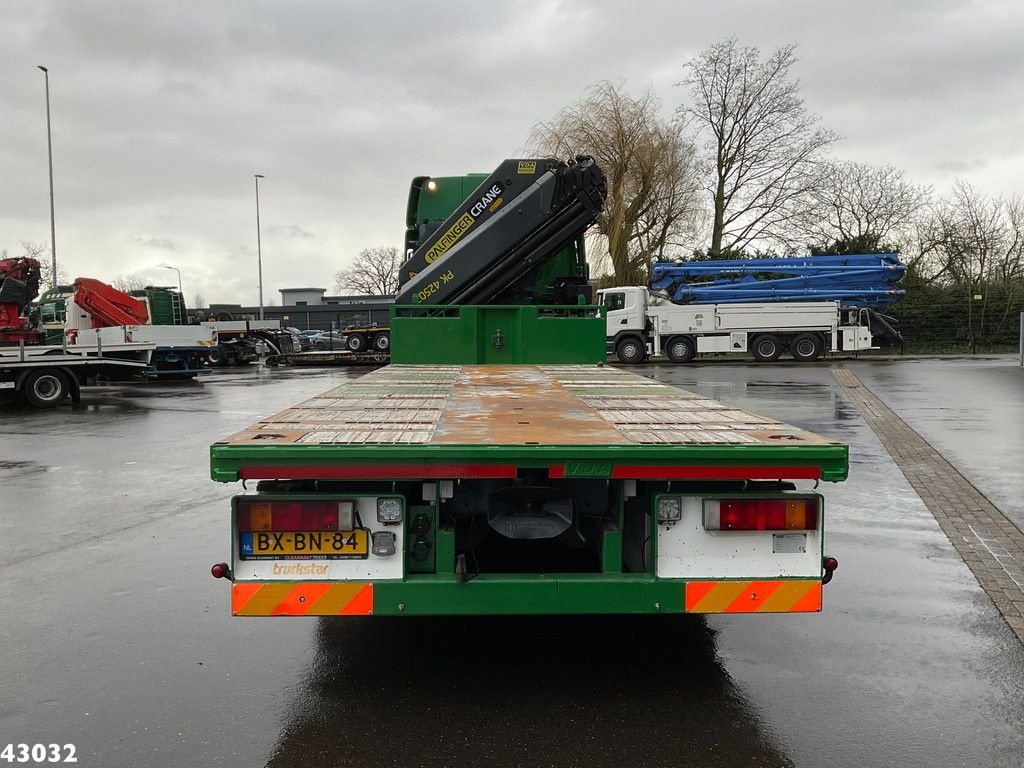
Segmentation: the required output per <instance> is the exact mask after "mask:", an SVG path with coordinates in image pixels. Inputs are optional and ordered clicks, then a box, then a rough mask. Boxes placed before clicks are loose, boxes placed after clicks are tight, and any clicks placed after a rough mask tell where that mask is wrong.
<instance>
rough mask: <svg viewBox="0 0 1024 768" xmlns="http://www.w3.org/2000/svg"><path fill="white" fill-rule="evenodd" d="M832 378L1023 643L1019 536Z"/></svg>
mask: <svg viewBox="0 0 1024 768" xmlns="http://www.w3.org/2000/svg"><path fill="white" fill-rule="evenodd" d="M832 375H833V376H835V379H836V381H837V382H839V384H840V386H842V388H843V391H844V392H845V393H846V395H847V397H849V398H850V400H851V401H852V402H853V403H854V405H856V406H857V408H858V409H859V410H860V412H861V415H863V416H864V420H865V421H866V422H867V423H868V426H870V427H871V429H872V430H874V432H875V434H876V435H877V436H878V439H879V440H880V441H881V442H882V445H883V446H885V449H886V450H887V451H888V452H889V455H890V456H892V458H893V459H894V460H895V461H896V464H897V466H899V468H900V470H901V471H902V472H903V474H904V475H905V476H906V478H907V480H909V481H910V484H911V485H912V486H913V487H914V490H915V491H917V494H918V495H919V496H920V497H921V500H922V501H924V503H925V506H927V507H928V509H929V511H930V512H931V513H932V515H934V516H935V519H936V520H937V521H938V523H939V526H940V527H941V528H942V530H943V531H944V532H945V534H946V536H948V537H949V540H950V541H951V542H952V543H953V546H954V547H956V549H957V551H958V552H959V553H960V556H961V557H962V558H963V559H964V562H966V563H967V565H968V567H970V569H971V570H972V571H973V572H974V575H975V577H977V579H978V581H979V583H980V584H981V586H982V588H983V589H984V590H985V592H987V593H988V596H989V597H990V598H992V602H993V603H995V604H996V607H997V608H998V609H999V611H1000V612H1001V613H1002V614H1003V618H1005V619H1006V621H1007V623H1008V624H1009V625H1010V627H1011V628H1012V629H1013V631H1014V632H1016V633H1017V637H1018V638H1020V640H1021V641H1022V642H1024V534H1022V533H1021V532H1020V531H1019V530H1018V529H1017V527H1016V526H1015V525H1014V524H1013V523H1012V522H1010V521H1009V520H1008V519H1007V518H1006V517H1005V516H1004V515H1003V513H1002V512H1000V511H999V509H997V508H996V507H995V506H994V505H993V504H992V502H990V501H989V500H988V499H987V498H985V496H984V495H983V494H982V493H981V492H980V491H979V490H978V489H977V488H975V487H974V486H973V485H971V483H970V482H969V481H968V480H967V478H965V477H964V476H963V475H961V474H960V473H959V472H958V471H957V470H956V468H954V467H953V466H952V465H951V464H950V463H949V462H948V461H946V460H945V459H944V458H942V456H941V454H939V452H938V451H936V450H935V449H934V448H932V447H931V445H929V444H928V442H927V441H926V440H925V439H924V438H923V437H921V436H920V435H919V434H917V432H915V431H914V430H913V429H911V428H910V426H909V425H908V424H907V423H906V422H905V421H903V419H901V418H900V417H899V416H897V415H896V414H895V413H894V412H893V411H892V410H891V409H890V408H889V407H888V406H886V405H885V403H883V402H882V401H881V400H879V399H878V397H876V396H875V394H874V393H873V392H872V391H871V390H870V389H868V388H867V387H866V386H865V385H864V384H863V383H862V382H861V380H860V379H858V378H857V377H856V376H855V375H854V374H853V372H852V371H850V370H848V369H846V368H841V367H834V368H833V369H832Z"/></svg>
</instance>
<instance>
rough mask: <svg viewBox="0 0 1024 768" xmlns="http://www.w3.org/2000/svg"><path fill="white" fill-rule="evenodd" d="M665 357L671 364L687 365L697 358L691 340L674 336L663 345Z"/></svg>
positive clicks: (686, 337)
mask: <svg viewBox="0 0 1024 768" xmlns="http://www.w3.org/2000/svg"><path fill="white" fill-rule="evenodd" d="M665 356H666V357H668V359H669V360H671V361H672V362H673V363H688V362H690V361H691V360H693V358H695V357H696V356H697V350H696V348H695V346H694V344H693V339H691V338H690V337H689V336H675V337H673V338H671V339H669V340H668V344H666V345H665Z"/></svg>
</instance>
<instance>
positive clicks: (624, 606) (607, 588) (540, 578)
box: [373, 573, 686, 616]
mask: <svg viewBox="0 0 1024 768" xmlns="http://www.w3.org/2000/svg"><path fill="white" fill-rule="evenodd" d="M685 591H686V582H684V581H682V580H678V579H656V578H654V577H653V576H651V575H650V574H622V573H593V574H570V575H562V574H558V575H552V576H548V575H543V574H537V575H533V574H516V575H508V574H481V575H479V576H474V577H472V578H471V579H469V580H467V581H465V582H463V583H459V582H458V581H457V580H456V579H455V578H454V577H453V576H451V575H448V574H444V575H442V574H438V575H436V576H426V575H422V574H418V575H416V576H415V577H411V578H407V579H406V580H405V581H393V582H384V581H378V582H374V585H373V612H374V615H378V616H402V615H404V616H440V615H447V616H460V615H461V616H467V615H528V614H585V613H683V612H684V608H685V599H684V595H685Z"/></svg>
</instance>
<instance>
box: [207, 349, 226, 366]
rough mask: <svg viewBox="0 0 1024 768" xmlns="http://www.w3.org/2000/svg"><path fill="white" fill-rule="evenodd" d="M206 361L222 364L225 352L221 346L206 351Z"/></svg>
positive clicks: (212, 363) (211, 363)
mask: <svg viewBox="0 0 1024 768" xmlns="http://www.w3.org/2000/svg"><path fill="white" fill-rule="evenodd" d="M206 362H208V363H209V364H210V365H221V364H222V363H223V362H224V353H223V352H221V349H220V347H211V348H210V351H209V352H207V353H206Z"/></svg>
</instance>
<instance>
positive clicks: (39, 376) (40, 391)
mask: <svg viewBox="0 0 1024 768" xmlns="http://www.w3.org/2000/svg"><path fill="white" fill-rule="evenodd" d="M21 391H22V394H23V395H24V397H25V400H26V401H27V402H28V404H29V405H31V406H33V407H35V408H56V407H57V406H58V405H60V404H61V403H62V402H64V399H65V398H66V397H67V396H68V395H69V394H71V387H70V385H69V384H68V380H67V379H66V378H65V377H64V374H62V373H61V372H60V371H47V370H41V371H31V372H30V373H29V374H28V376H26V377H25V381H24V382H23V383H22V386H21Z"/></svg>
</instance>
